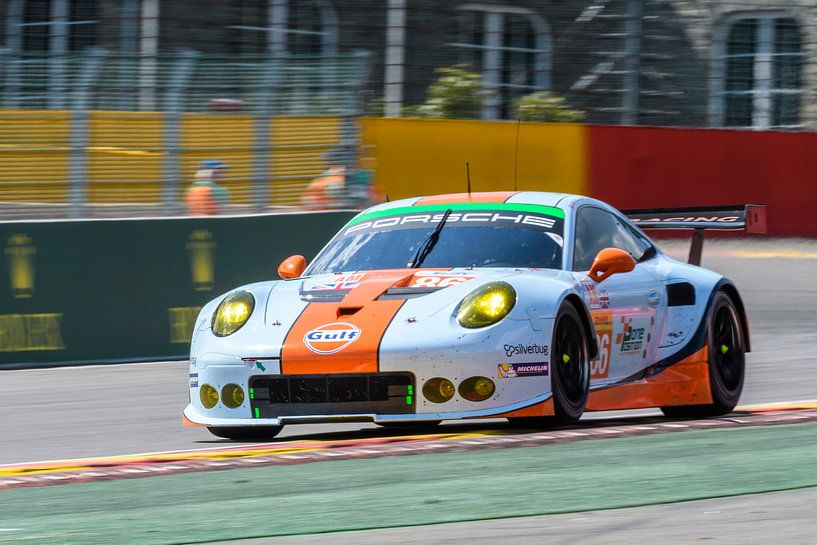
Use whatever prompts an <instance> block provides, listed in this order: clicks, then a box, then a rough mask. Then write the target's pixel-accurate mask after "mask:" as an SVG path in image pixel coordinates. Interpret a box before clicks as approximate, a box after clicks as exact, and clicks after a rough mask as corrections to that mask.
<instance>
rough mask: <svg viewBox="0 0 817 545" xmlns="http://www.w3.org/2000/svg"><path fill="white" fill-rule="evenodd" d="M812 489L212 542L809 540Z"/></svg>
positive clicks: (816, 496) (474, 544)
mask: <svg viewBox="0 0 817 545" xmlns="http://www.w3.org/2000/svg"><path fill="white" fill-rule="evenodd" d="M815 502H817V488H806V489H803V490H794V491H786V492H773V493H769V494H762V495H751V496H737V497H732V498H718V499H712V500H700V501H690V502H682V503H671V504H666V505H650V506H644V507H631V508H626V509H611V510H606V511H585V512H583V513H570V514H567V515H544V516H534V517H519V518H509V519H500V520H484V521H480V522H479V523H473V522H463V523H454V524H439V525H430V526H421V527H409V528H393V529H387V530H366V531H360V532H342V533H337V534H320V535H310V536H291V537H281V538H263V539H247V540H241V541H229V542H226V541H225V542H221V543H217V544H213V545H228V544H229V545H283V544H285V543H286V544H288V545H346V544H348V543H354V544H356V545H382V544H384V543H388V544H390V545H427V544H429V543H434V544H435V545H457V544H460V543H468V545H496V544H497V543H502V544H503V545H534V544H537V545H538V544H541V543H549V544H554V545H556V544H558V545H562V544H564V545H568V544H569V545H581V544H584V543H593V544H594V545H633V544H634V543H740V544H742V545H769V544H771V543H786V544H788V545H811V544H813V543H814V541H815V537H814V533H815V526H817V525H815V523H814V505H815Z"/></svg>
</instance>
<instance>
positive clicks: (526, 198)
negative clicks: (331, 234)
mask: <svg viewBox="0 0 817 545" xmlns="http://www.w3.org/2000/svg"><path fill="white" fill-rule="evenodd" d="M587 199H588V197H583V196H581V195H572V194H570V193H555V192H546V191H492V192H473V193H448V194H444V195H433V196H428V197H411V198H408V199H400V200H397V201H391V202H387V203H383V204H379V205H377V206H373V207H372V208H369V209H368V210H366V212H367V213H368V212H374V211H378V212H379V211H385V210H389V209H392V208H405V207H408V206H423V205H430V204H443V205H444V204H467V203H509V204H538V205H543V206H554V207H557V208H562V209H566V208H569V207H570V206H571V205H572V204H574V203H576V202H577V201H581V200H587ZM591 200H595V199H591Z"/></svg>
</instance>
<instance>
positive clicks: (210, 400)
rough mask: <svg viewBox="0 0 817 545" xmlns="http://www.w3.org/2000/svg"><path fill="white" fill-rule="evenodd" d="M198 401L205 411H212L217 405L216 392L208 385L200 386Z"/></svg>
mask: <svg viewBox="0 0 817 545" xmlns="http://www.w3.org/2000/svg"><path fill="white" fill-rule="evenodd" d="M199 399H200V400H201V405H202V407H204V408H205V409H212V408H213V407H215V406H216V403H218V390H216V389H215V388H213V387H212V386H210V385H209V384H202V385H201V388H199Z"/></svg>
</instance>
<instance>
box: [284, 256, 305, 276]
mask: <svg viewBox="0 0 817 545" xmlns="http://www.w3.org/2000/svg"><path fill="white" fill-rule="evenodd" d="M304 269H306V259H304V256H302V255H292V256H289V257H288V258H286V259H285V260H283V261H282V262H281V264H280V265H278V276H280V277H281V278H283V279H284V280H289V279H290V278H298V277H299V276H301V275H302V274H303V273H304Z"/></svg>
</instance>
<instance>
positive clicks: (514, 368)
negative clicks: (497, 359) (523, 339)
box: [497, 361, 549, 378]
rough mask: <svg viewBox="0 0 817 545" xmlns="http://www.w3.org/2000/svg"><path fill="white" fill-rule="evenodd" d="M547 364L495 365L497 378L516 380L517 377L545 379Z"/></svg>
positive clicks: (547, 369)
mask: <svg viewBox="0 0 817 545" xmlns="http://www.w3.org/2000/svg"><path fill="white" fill-rule="evenodd" d="M548 371H549V367H548V363H547V362H545V361H543V362H539V363H500V364H499V365H497V378H517V377H546V376H547V375H548Z"/></svg>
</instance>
